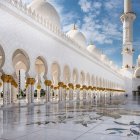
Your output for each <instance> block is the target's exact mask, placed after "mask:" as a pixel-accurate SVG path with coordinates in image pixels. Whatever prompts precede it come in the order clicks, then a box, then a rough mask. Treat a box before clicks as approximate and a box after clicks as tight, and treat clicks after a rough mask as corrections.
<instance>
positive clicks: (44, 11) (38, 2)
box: [28, 0, 61, 28]
mask: <svg viewBox="0 0 140 140" xmlns="http://www.w3.org/2000/svg"><path fill="white" fill-rule="evenodd" d="M28 8H31V9H32V10H34V11H35V12H36V13H37V14H39V15H40V16H42V17H43V18H45V19H46V20H48V21H50V22H52V24H54V25H55V26H57V27H58V28H60V27H61V23H60V17H59V15H58V13H57V11H56V9H55V8H54V7H53V6H52V5H51V4H50V3H48V2H47V1H45V0H33V1H32V2H31V4H29V6H28Z"/></svg>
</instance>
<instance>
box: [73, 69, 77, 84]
mask: <svg viewBox="0 0 140 140" xmlns="http://www.w3.org/2000/svg"><path fill="white" fill-rule="evenodd" d="M72 78H73V84H78V70H77V69H74V70H73V76H72Z"/></svg>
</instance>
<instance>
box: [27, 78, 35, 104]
mask: <svg viewBox="0 0 140 140" xmlns="http://www.w3.org/2000/svg"><path fill="white" fill-rule="evenodd" d="M26 84H27V85H28V86H27V89H26V90H27V92H28V93H27V94H28V104H31V103H34V84H35V79H34V78H27V83H26Z"/></svg>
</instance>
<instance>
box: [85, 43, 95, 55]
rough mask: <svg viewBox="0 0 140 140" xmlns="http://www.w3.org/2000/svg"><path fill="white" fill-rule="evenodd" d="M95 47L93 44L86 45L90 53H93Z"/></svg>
mask: <svg viewBox="0 0 140 140" xmlns="http://www.w3.org/2000/svg"><path fill="white" fill-rule="evenodd" d="M95 48H96V46H95V45H89V46H88V47H87V50H88V51H89V52H90V53H93V52H94V50H95Z"/></svg>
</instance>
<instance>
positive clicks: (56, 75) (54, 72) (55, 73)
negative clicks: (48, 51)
mask: <svg viewBox="0 0 140 140" xmlns="http://www.w3.org/2000/svg"><path fill="white" fill-rule="evenodd" d="M60 73H61V71H60V66H59V64H58V62H53V63H52V65H51V77H52V82H53V84H54V85H55V86H57V85H58V82H59V81H60Z"/></svg>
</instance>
